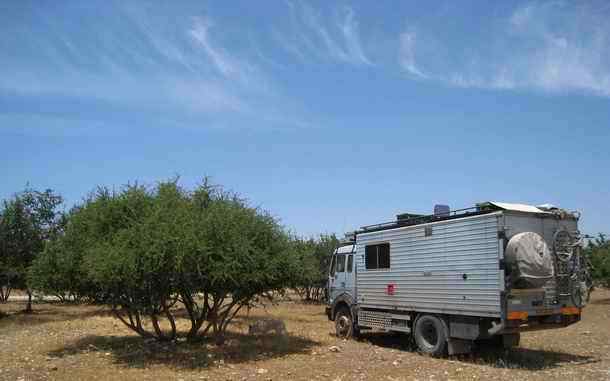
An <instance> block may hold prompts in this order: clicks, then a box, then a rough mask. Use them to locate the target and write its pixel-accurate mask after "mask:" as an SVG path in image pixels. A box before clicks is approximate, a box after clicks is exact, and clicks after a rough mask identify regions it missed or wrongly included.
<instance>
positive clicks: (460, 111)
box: [0, 0, 610, 235]
mask: <svg viewBox="0 0 610 381" xmlns="http://www.w3.org/2000/svg"><path fill="white" fill-rule="evenodd" d="M178 3H179V5H172V6H170V5H168V4H169V2H152V1H146V2H144V1H141V2H139V1H120V2H119V1H117V2H112V1H103V2H102V1H98V2H96V1H90V2H82V1H62V2H56V1H32V2H28V1H6V2H2V4H0V142H1V150H0V170H1V173H2V181H1V182H0V198H4V197H8V196H10V195H11V194H12V193H14V192H15V191H18V190H20V189H22V188H23V187H24V186H25V184H26V183H30V184H31V185H32V186H34V187H38V188H47V187H50V188H53V189H55V190H57V191H59V192H61V193H62V194H64V195H65V197H66V199H67V204H68V205H70V204H72V203H74V202H77V201H79V200H80V199H81V198H82V197H83V196H84V195H85V194H86V193H87V192H89V191H91V190H92V189H94V187H95V186H96V185H108V186H119V185H121V184H125V183H126V182H128V181H134V180H138V181H140V182H144V183H149V184H154V182H155V181H157V180H162V179H167V178H170V177H173V176H175V175H176V174H179V175H180V176H181V179H182V182H183V184H184V185H187V186H192V185H193V184H195V183H197V182H198V181H199V180H200V179H201V178H203V176H210V177H211V178H212V180H213V181H215V182H217V183H220V184H223V185H224V186H226V187H227V188H229V189H232V190H235V191H237V192H239V193H241V194H242V195H244V196H246V197H247V198H249V199H250V200H251V201H252V203H253V204H255V205H259V206H261V207H263V208H265V209H267V210H269V211H271V212H272V213H273V214H274V215H276V216H277V217H279V218H280V219H281V220H282V222H283V223H284V224H285V225H286V226H287V227H289V228H290V229H292V230H293V231H295V232H297V233H299V234H304V235H309V234H316V233H320V232H338V233H342V232H343V231H346V230H349V229H353V228H356V227H359V226H362V225H366V224H370V223H375V222H380V221H387V220H390V219H392V218H393V217H394V215H395V214H396V213H399V212H406V211H413V212H422V213H425V212H432V208H433V205H434V204H435V203H447V204H449V205H450V206H452V207H453V208H459V207H467V206H471V205H473V204H474V203H475V202H479V201H486V200H499V201H506V202H523V203H531V204H541V203H547V202H550V203H553V204H556V205H559V206H562V207H565V208H568V209H578V210H580V211H581V212H582V213H583V218H582V230H583V231H585V232H586V233H596V232H598V231H603V232H609V231H610V227H608V222H607V221H608V219H607V216H608V215H610V202H609V199H610V180H609V175H608V168H609V167H610V24H609V23H608V22H607V20H608V19H610V5H608V3H607V2H605V1H597V2H596V1H586V2H579V1H523V2H522V1H518V2H508V1H506V2H488V1H479V2H454V1H446V2H434V3H432V2H430V3H425V4H424V3H423V2H416V1H404V2H389V1H388V2H368V1H367V2H364V1H363V2H326V1H316V2H305V1H296V0H294V1H277V2H252V1H243V2H221V1H216V2H206V1H193V2H178Z"/></svg>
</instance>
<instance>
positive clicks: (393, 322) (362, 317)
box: [358, 310, 411, 333]
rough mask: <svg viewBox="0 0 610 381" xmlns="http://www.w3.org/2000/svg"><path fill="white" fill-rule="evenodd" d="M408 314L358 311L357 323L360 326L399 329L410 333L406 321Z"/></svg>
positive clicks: (409, 318) (390, 329) (408, 318)
mask: <svg viewBox="0 0 610 381" xmlns="http://www.w3.org/2000/svg"><path fill="white" fill-rule="evenodd" d="M410 320H411V316H410V315H400V314H392V313H389V312H379V311H366V310H360V311H358V325H359V326H361V327H368V328H377V329H383V330H386V331H400V332H406V333H410V332H411V328H409V325H408V321H410Z"/></svg>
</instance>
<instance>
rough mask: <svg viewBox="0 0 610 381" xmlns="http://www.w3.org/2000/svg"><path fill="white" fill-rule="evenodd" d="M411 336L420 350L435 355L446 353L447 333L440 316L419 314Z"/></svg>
mask: <svg viewBox="0 0 610 381" xmlns="http://www.w3.org/2000/svg"><path fill="white" fill-rule="evenodd" d="M413 336H414V339H415V343H416V344H417V347H418V348H419V350H420V352H422V353H425V354H429V355H432V356H435V357H438V356H443V355H445V354H446V353H447V334H446V332H445V326H444V324H443V322H442V321H441V319H440V318H438V317H436V316H434V315H423V316H420V317H419V318H418V319H417V321H416V322H415V330H414V333H413Z"/></svg>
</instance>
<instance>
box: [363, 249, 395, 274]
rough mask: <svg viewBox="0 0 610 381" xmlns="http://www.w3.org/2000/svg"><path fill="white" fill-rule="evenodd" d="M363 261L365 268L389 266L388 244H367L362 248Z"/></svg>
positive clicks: (372, 268)
mask: <svg viewBox="0 0 610 381" xmlns="http://www.w3.org/2000/svg"><path fill="white" fill-rule="evenodd" d="M364 257H365V258H364V262H365V267H366V269H367V270H375V269H389V268H390V244H389V243H380V244H377V245H367V246H366V247H365V249H364Z"/></svg>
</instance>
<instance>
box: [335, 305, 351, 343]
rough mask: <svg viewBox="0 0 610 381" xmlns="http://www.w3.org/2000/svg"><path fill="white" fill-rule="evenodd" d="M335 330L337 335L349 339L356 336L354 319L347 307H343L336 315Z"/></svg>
mask: <svg viewBox="0 0 610 381" xmlns="http://www.w3.org/2000/svg"><path fill="white" fill-rule="evenodd" d="M335 332H336V334H337V337H340V338H343V339H349V338H350V337H352V336H354V321H353V320H352V314H351V313H350V311H349V309H348V308H347V307H341V308H339V310H338V311H337V314H336V315H335Z"/></svg>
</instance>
